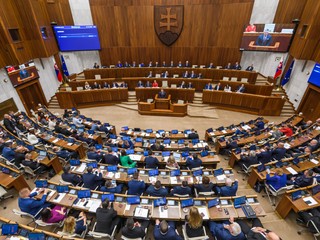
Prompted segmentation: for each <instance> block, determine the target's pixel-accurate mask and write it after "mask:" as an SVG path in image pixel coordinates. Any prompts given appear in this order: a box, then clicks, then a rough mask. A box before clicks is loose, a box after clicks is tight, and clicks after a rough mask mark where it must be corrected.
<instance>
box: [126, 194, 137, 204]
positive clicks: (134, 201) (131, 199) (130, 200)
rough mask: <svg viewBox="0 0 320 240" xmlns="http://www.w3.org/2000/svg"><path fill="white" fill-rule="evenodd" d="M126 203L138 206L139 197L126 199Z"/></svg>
mask: <svg viewBox="0 0 320 240" xmlns="http://www.w3.org/2000/svg"><path fill="white" fill-rule="evenodd" d="M127 202H128V203H129V204H131V205H133V204H139V203H140V197H139V196H134V197H127Z"/></svg>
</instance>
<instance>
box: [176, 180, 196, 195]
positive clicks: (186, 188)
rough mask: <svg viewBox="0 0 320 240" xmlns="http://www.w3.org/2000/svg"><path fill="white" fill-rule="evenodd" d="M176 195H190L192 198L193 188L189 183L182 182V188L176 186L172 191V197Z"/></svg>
mask: <svg viewBox="0 0 320 240" xmlns="http://www.w3.org/2000/svg"><path fill="white" fill-rule="evenodd" d="M174 194H179V195H186V194H188V195H189V196H191V194H192V192H191V188H190V187H189V186H188V181H182V184H181V186H175V187H174V188H173V189H171V195H172V196H173V195H174Z"/></svg>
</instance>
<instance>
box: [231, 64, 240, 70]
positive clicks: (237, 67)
mask: <svg viewBox="0 0 320 240" xmlns="http://www.w3.org/2000/svg"><path fill="white" fill-rule="evenodd" d="M233 69H235V70H241V66H240V64H239V63H238V62H236V64H235V65H234V66H233Z"/></svg>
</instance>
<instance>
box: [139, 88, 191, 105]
mask: <svg viewBox="0 0 320 240" xmlns="http://www.w3.org/2000/svg"><path fill="white" fill-rule="evenodd" d="M135 91H136V98H137V100H140V101H147V99H154V96H156V94H158V93H159V92H160V88H135ZM164 91H165V92H166V93H167V95H171V100H172V101H174V102H177V101H178V100H184V101H186V102H193V99H194V92H195V89H184V88H183V89H182V88H165V89H164Z"/></svg>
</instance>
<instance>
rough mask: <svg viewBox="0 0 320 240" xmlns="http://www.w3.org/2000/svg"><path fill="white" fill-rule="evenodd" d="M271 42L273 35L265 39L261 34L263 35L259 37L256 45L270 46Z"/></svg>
mask: <svg viewBox="0 0 320 240" xmlns="http://www.w3.org/2000/svg"><path fill="white" fill-rule="evenodd" d="M271 42H272V37H271V35H267V36H266V37H264V35H263V34H261V35H259V36H258V37H257V40H256V45H258V46H270V44H271Z"/></svg>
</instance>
